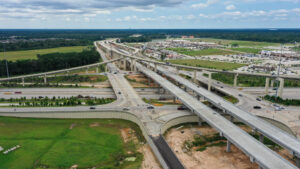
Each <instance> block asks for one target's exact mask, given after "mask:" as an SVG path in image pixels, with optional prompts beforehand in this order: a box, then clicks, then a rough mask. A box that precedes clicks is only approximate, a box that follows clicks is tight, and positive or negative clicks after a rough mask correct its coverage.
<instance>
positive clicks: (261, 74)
mask: <svg viewBox="0 0 300 169" xmlns="http://www.w3.org/2000/svg"><path fill="white" fill-rule="evenodd" d="M110 43H111V44H112V45H114V46H118V47H120V48H122V49H125V50H126V49H127V50H129V51H130V52H131V53H135V54H139V51H138V49H136V48H133V47H129V46H126V45H123V44H117V43H114V42H110ZM148 62H149V63H153V64H155V65H165V66H172V67H175V68H176V69H177V71H178V69H188V70H194V71H205V72H209V78H210V79H211V73H226V74H233V75H234V82H233V85H234V87H236V86H237V82H238V76H239V75H246V76H257V77H265V78H266V82H265V94H266V95H267V94H268V91H269V87H270V79H278V80H279V82H280V84H279V91H278V95H279V96H280V97H282V93H283V88H284V80H285V79H291V80H300V77H299V76H287V75H279V76H277V75H270V74H263V73H248V72H236V71H226V70H217V69H209V68H202V67H193V66H186V65H178V64H172V63H165V62H158V61H153V60H149V59H148ZM273 85H274V80H271V87H273ZM209 88H210V85H209Z"/></svg>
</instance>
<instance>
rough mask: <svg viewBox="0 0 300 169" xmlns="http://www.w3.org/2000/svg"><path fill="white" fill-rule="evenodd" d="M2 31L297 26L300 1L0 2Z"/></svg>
mask: <svg viewBox="0 0 300 169" xmlns="http://www.w3.org/2000/svg"><path fill="white" fill-rule="evenodd" d="M0 28H65V29H68V28H92V29H106V28H115V29H119V28H125V29H127V28H300V0H228V1H226V0H225V1H221V0H0Z"/></svg>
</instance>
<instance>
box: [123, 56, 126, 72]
mask: <svg viewBox="0 0 300 169" xmlns="http://www.w3.org/2000/svg"><path fill="white" fill-rule="evenodd" d="M123 69H124V70H125V71H126V58H124V59H123Z"/></svg>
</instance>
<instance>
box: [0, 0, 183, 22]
mask: <svg viewBox="0 0 300 169" xmlns="http://www.w3.org/2000/svg"><path fill="white" fill-rule="evenodd" d="M181 3H182V1H181V0H109V1H107V0H63V1H62V0H48V1H45V0H0V17H3V18H5V17H6V18H16V19H20V18H39V16H44V17H46V16H56V17H57V16H63V15H83V17H95V16H97V15H106V14H111V12H112V11H113V10H118V9H125V10H132V11H136V12H151V11H152V10H153V9H154V8H155V7H173V6H176V5H179V4H181Z"/></svg>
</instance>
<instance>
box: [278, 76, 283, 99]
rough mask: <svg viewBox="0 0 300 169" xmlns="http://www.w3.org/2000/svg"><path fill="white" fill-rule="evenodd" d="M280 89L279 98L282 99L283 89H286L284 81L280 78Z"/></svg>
mask: <svg viewBox="0 0 300 169" xmlns="http://www.w3.org/2000/svg"><path fill="white" fill-rule="evenodd" d="M279 82H280V84H279V89H278V96H279V97H281V98H282V93H283V87H284V79H283V78H279Z"/></svg>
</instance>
